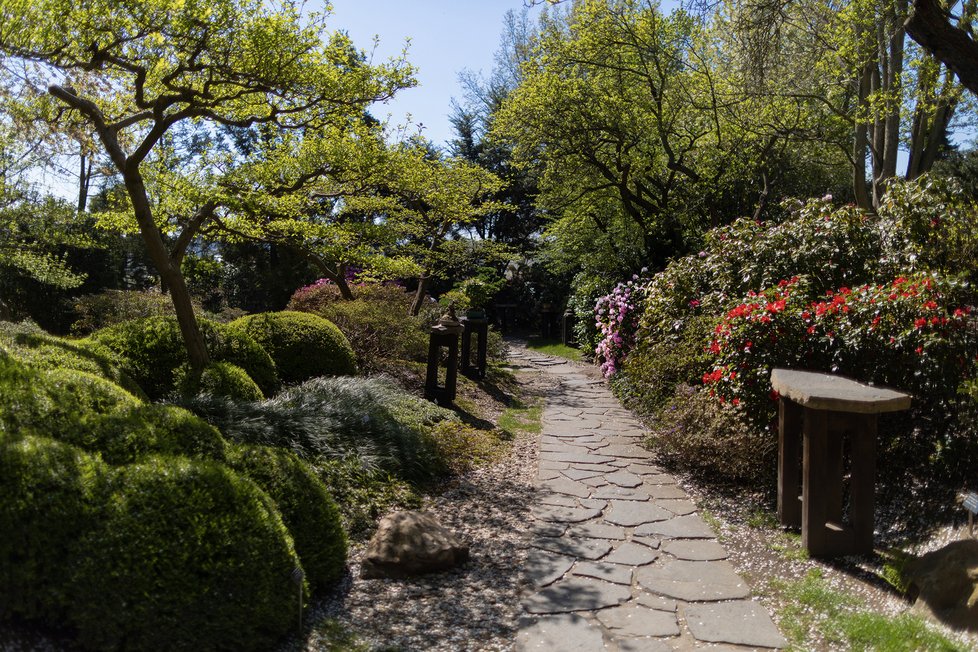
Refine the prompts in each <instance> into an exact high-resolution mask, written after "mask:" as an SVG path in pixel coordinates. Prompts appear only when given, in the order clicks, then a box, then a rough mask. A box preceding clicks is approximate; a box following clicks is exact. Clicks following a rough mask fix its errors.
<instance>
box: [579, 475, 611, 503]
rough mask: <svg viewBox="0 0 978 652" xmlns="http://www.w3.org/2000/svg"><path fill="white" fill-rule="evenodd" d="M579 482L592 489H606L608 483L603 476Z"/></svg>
mask: <svg viewBox="0 0 978 652" xmlns="http://www.w3.org/2000/svg"><path fill="white" fill-rule="evenodd" d="M581 482H583V483H584V484H586V485H587V486H589V487H591V488H592V489H597V488H598V487H606V486H608V482H607V481H606V480H605V479H604V476H603V475H599V476H597V477H595V478H587V479H585V480H581ZM603 497H604V496H602V498H603Z"/></svg>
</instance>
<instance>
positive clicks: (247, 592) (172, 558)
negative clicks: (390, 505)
mask: <svg viewBox="0 0 978 652" xmlns="http://www.w3.org/2000/svg"><path fill="white" fill-rule="evenodd" d="M78 549H79V550H83V551H84V555H83V556H81V557H80V558H79V559H78V561H77V566H76V569H75V572H74V574H73V577H72V580H71V584H70V588H71V605H70V608H69V619H70V622H72V624H74V625H75V626H76V627H77V628H78V632H79V638H80V640H81V642H82V643H83V644H84V645H86V646H88V647H90V648H93V649H119V648H125V649H126V650H133V651H138V650H153V651H155V650H216V649H223V650H268V649H271V648H272V647H273V646H274V644H275V642H276V641H277V640H278V639H279V638H281V636H282V635H283V634H284V633H285V632H286V631H287V630H288V629H289V628H290V627H291V626H292V625H293V624H294V622H295V618H296V604H295V602H296V586H295V584H294V583H293V581H292V579H291V573H292V572H293V569H295V568H298V567H299V560H298V558H297V557H296V555H295V550H294V549H293V544H292V538H291V537H290V536H289V533H288V531H287V530H286V528H285V525H284V524H283V523H282V520H281V517H280V516H279V513H278V510H277V509H276V508H275V505H274V503H273V502H272V500H271V499H270V498H269V497H268V496H267V495H266V494H265V493H264V492H263V491H261V490H260V489H259V488H258V487H257V486H256V485H255V484H254V483H252V482H251V481H249V480H247V479H245V478H242V477H240V476H239V475H238V474H236V473H234V472H233V471H231V470H230V469H228V468H227V467H224V466H222V465H219V464H213V463H205V462H199V461H190V460H187V459H181V458H165V457H159V458H152V459H150V460H148V461H147V462H146V463H144V464H136V465H130V466H126V467H121V468H120V469H118V471H117V472H116V473H115V475H114V478H113V479H112V481H111V489H110V493H109V495H108V497H107V501H106V506H105V514H104V516H103V518H102V520H101V522H100V524H99V526H98V527H96V528H94V529H92V530H91V531H89V532H88V533H87V534H86V535H85V536H83V537H82V538H81V539H80V540H79V542H78Z"/></svg>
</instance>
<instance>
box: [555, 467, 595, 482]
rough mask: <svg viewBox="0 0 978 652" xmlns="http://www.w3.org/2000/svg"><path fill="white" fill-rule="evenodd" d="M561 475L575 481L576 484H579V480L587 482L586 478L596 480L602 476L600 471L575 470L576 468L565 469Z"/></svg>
mask: <svg viewBox="0 0 978 652" xmlns="http://www.w3.org/2000/svg"><path fill="white" fill-rule="evenodd" d="M561 473H563V474H564V475H565V476H567V477H568V478H570V479H571V480H576V481H578V482H580V481H581V480H587V479H588V478H596V477H600V476H602V475H604V474H603V473H602V472H601V471H586V470H584V469H577V468H574V469H567V470H565V471H561Z"/></svg>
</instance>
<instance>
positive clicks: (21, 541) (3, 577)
mask: <svg viewBox="0 0 978 652" xmlns="http://www.w3.org/2000/svg"><path fill="white" fill-rule="evenodd" d="M104 480H105V469H104V466H103V465H102V463H101V462H99V461H98V459H96V458H94V457H92V456H90V455H86V454H85V453H83V452H82V451H80V450H78V449H77V448H75V447H73V446H69V445H67V444H63V443H60V442H56V441H52V440H50V439H44V438H40V437H32V436H26V437H23V438H22V439H20V440H19V441H14V442H8V443H6V444H3V443H0V495H2V496H3V499H2V500H0V532H2V533H3V535H2V536H0V617H2V616H5V615H10V614H17V615H19V616H22V617H24V618H29V619H41V620H45V621H47V622H48V623H51V624H60V623H61V622H63V619H64V614H65V611H66V608H67V606H68V602H69V601H68V595H67V579H66V578H67V577H68V575H69V572H70V570H71V568H72V559H71V556H70V555H69V554H67V553H68V550H69V548H70V546H71V544H72V542H73V541H76V540H77V539H78V537H80V536H83V535H84V533H85V532H86V531H87V530H89V529H90V528H91V527H92V526H93V523H94V522H95V517H96V513H97V504H98V493H99V487H100V485H101V484H102V483H103V482H104Z"/></svg>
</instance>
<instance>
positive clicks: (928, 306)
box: [923, 301, 937, 310]
mask: <svg viewBox="0 0 978 652" xmlns="http://www.w3.org/2000/svg"><path fill="white" fill-rule="evenodd" d="M923 307H924V310H936V309H937V302H936V301H925V302H924V306H923Z"/></svg>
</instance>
